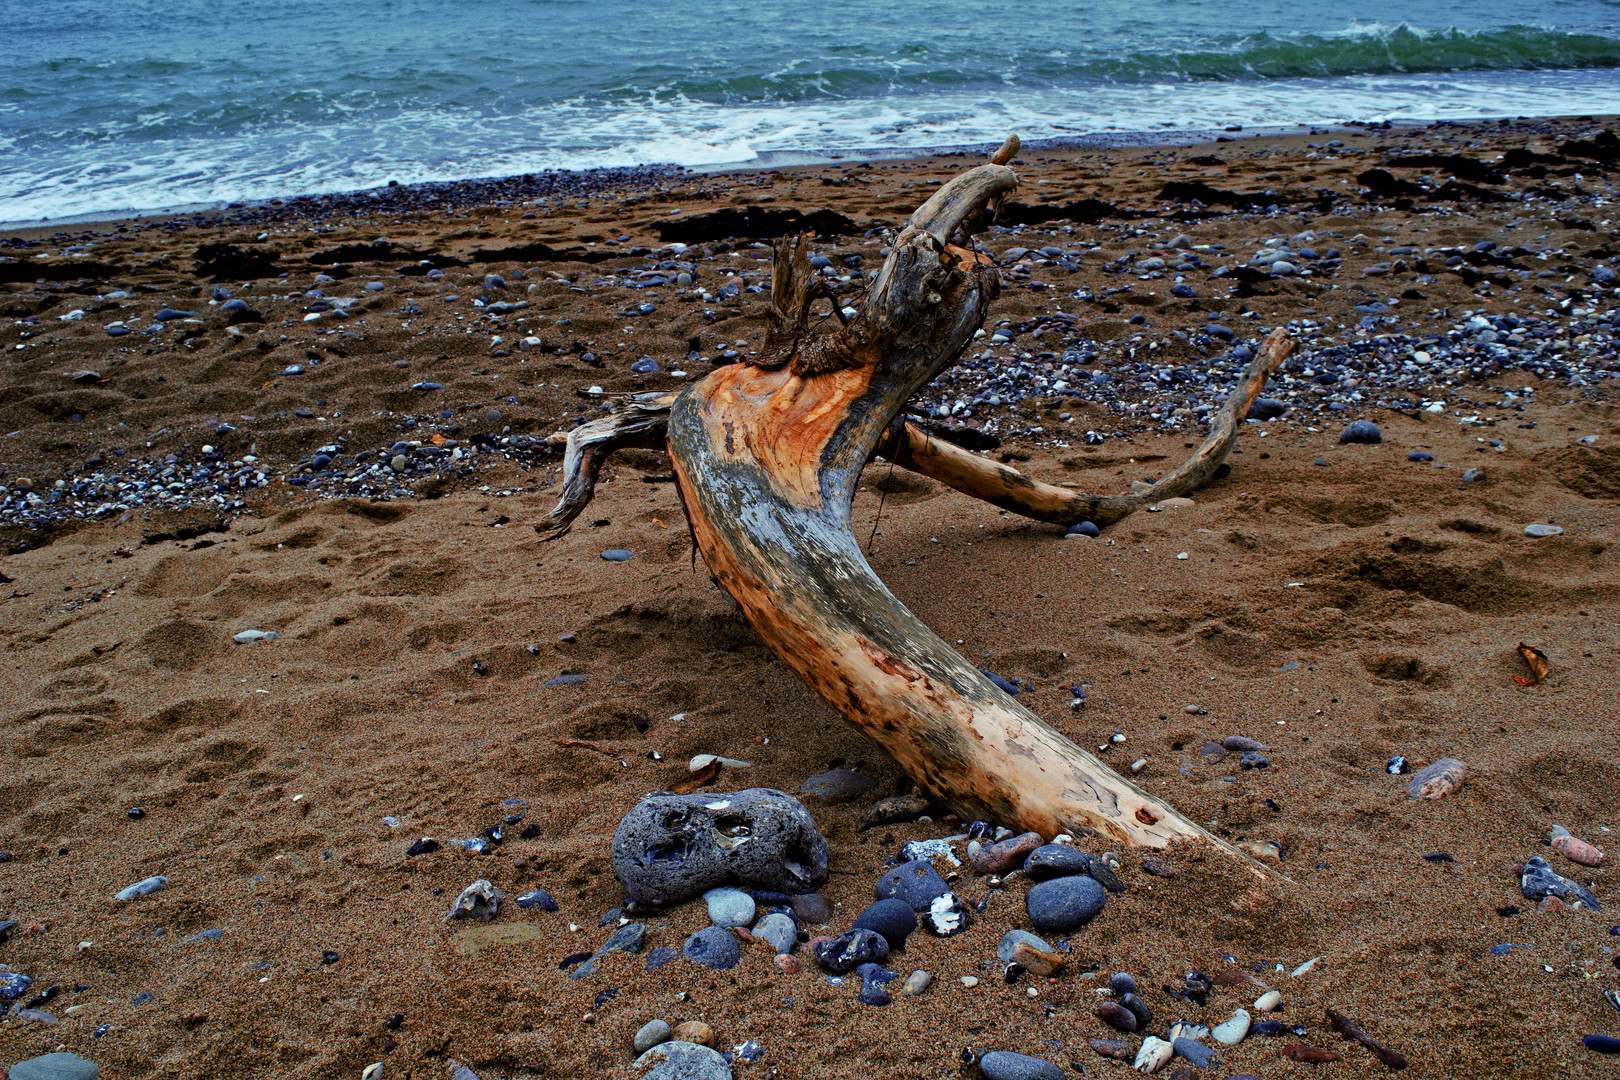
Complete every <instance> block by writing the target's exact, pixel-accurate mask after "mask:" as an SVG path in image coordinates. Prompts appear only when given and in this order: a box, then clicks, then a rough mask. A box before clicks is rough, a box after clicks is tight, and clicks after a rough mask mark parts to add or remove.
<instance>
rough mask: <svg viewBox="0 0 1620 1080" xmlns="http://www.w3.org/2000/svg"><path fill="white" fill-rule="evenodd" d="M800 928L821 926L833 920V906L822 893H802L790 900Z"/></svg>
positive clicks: (789, 902)
mask: <svg viewBox="0 0 1620 1080" xmlns="http://www.w3.org/2000/svg"><path fill="white" fill-rule="evenodd" d="M788 904H789V906H791V907H792V908H793V917H794V918H795V919H798V920H799V925H800V926H821V925H822V924H823V923H825V922H826V921H827V920H828V919H830V918H832V905H831V904H829V903H828V902H827V898H826V897H825V896H822V895H821V894H820V893H800V894H799V895H797V896H795V897H792V898H791V899H790V900H788Z"/></svg>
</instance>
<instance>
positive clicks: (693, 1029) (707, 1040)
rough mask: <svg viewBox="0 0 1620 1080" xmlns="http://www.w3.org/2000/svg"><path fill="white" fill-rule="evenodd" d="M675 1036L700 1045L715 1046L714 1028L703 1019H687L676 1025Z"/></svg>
mask: <svg viewBox="0 0 1620 1080" xmlns="http://www.w3.org/2000/svg"><path fill="white" fill-rule="evenodd" d="M675 1038H677V1039H679V1040H680V1041H681V1042H689V1043H695V1044H696V1045H698V1046H713V1045H714V1028H712V1027H710V1026H709V1025H708V1024H705V1023H704V1022H703V1021H702V1020H687V1021H684V1022H682V1023H679V1024H676V1025H675Z"/></svg>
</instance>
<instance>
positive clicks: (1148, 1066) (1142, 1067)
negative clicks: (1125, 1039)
mask: <svg viewBox="0 0 1620 1080" xmlns="http://www.w3.org/2000/svg"><path fill="white" fill-rule="evenodd" d="M1174 1055H1175V1048H1174V1047H1172V1046H1171V1045H1170V1044H1169V1043H1167V1042H1165V1041H1164V1040H1163V1039H1161V1038H1159V1037H1158V1036H1156V1035H1149V1036H1148V1037H1147V1038H1145V1039H1143V1040H1142V1047H1141V1049H1139V1050H1138V1051H1137V1052H1136V1060H1135V1061H1133V1062H1131V1068H1133V1069H1135V1070H1136V1071H1137V1072H1139V1073H1154V1072H1158V1071H1159V1070H1160V1069H1162V1068H1164V1066H1165V1063H1166V1062H1168V1061H1169V1060H1170V1059H1171V1058H1172V1057H1173V1056H1174Z"/></svg>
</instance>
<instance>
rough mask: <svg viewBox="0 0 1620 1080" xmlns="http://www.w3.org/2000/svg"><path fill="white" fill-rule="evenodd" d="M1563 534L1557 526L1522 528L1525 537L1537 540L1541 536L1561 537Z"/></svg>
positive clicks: (1529, 526) (1528, 526)
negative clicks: (1532, 537)
mask: <svg viewBox="0 0 1620 1080" xmlns="http://www.w3.org/2000/svg"><path fill="white" fill-rule="evenodd" d="M1563 533H1564V530H1563V529H1560V528H1559V527H1558V526H1557V525H1526V526H1525V527H1524V534H1525V535H1526V536H1534V537H1535V538H1536V539H1538V540H1539V539H1540V538H1541V537H1543V536H1562V535H1563Z"/></svg>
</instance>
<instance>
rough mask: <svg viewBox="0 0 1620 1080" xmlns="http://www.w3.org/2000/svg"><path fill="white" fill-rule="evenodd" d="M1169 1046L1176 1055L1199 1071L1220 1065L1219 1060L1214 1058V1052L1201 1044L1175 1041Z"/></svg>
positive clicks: (1184, 1039)
mask: <svg viewBox="0 0 1620 1080" xmlns="http://www.w3.org/2000/svg"><path fill="white" fill-rule="evenodd" d="M1170 1045H1171V1046H1172V1047H1174V1048H1175V1051H1176V1053H1177V1054H1179V1055H1181V1056H1182V1057H1184V1058H1186V1059H1187V1060H1188V1061H1190V1062H1192V1063H1193V1064H1194V1065H1196V1066H1198V1067H1199V1068H1200V1069H1207V1068H1209V1067H1210V1066H1212V1065H1219V1064H1220V1063H1221V1059H1220V1058H1219V1057H1217V1056H1216V1054H1215V1051H1213V1050H1211V1049H1210V1048H1209V1047H1207V1046H1205V1045H1204V1044H1203V1043H1200V1042H1194V1041H1193V1040H1192V1039H1187V1038H1181V1039H1177V1040H1176V1041H1175V1042H1173V1043H1171V1044H1170Z"/></svg>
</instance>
